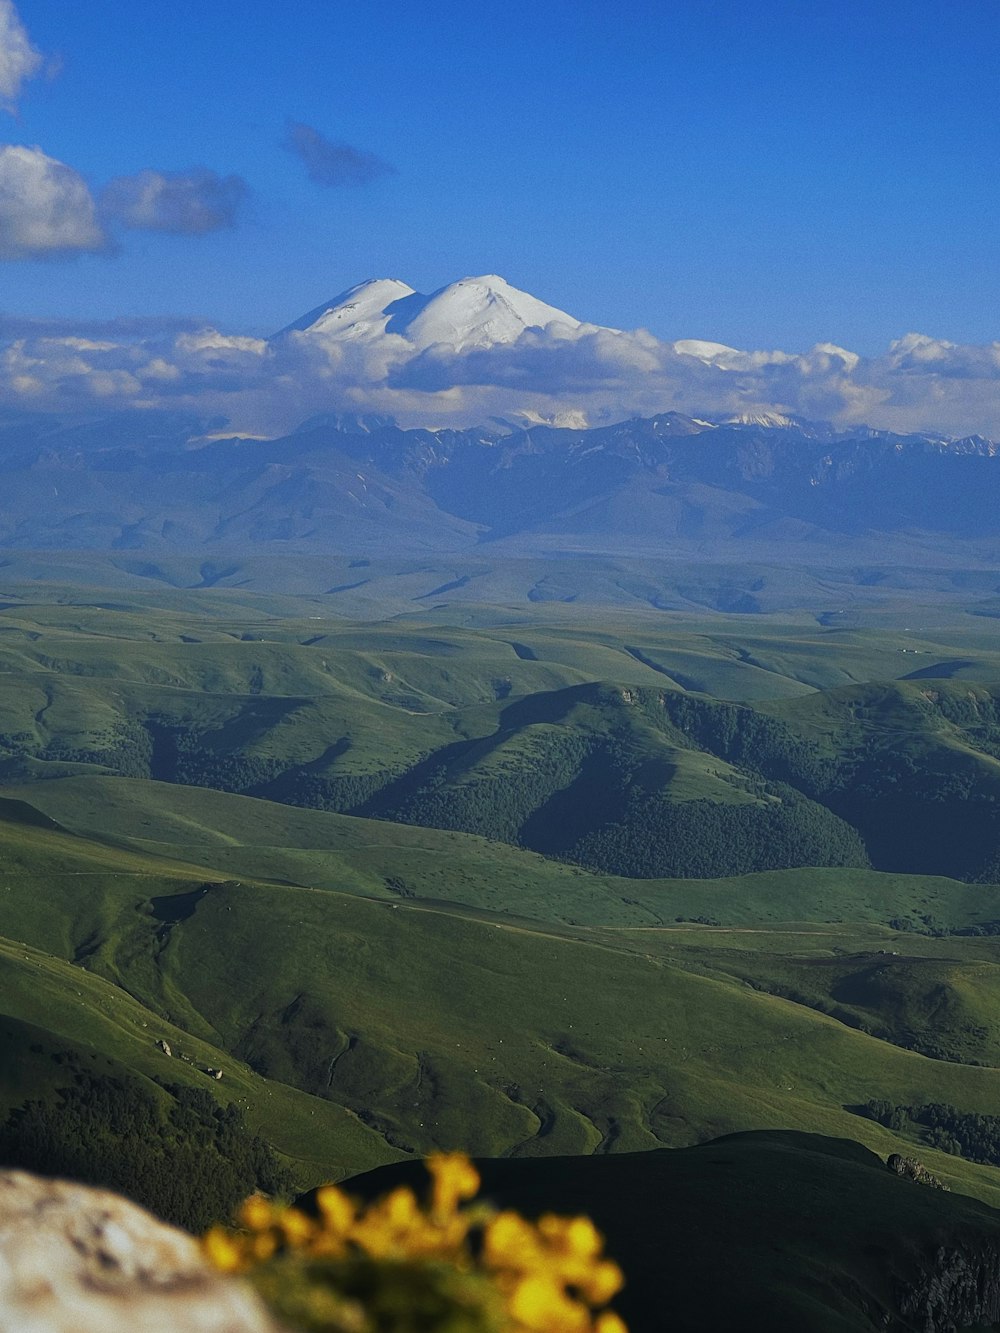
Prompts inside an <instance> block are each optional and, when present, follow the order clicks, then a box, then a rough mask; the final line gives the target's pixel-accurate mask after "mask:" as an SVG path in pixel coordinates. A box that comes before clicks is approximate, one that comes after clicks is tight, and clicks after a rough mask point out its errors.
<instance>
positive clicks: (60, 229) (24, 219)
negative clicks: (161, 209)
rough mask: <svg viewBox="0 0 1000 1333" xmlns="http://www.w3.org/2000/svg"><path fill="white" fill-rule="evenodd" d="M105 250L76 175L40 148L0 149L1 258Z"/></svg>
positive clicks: (83, 184)
mask: <svg viewBox="0 0 1000 1333" xmlns="http://www.w3.org/2000/svg"><path fill="white" fill-rule="evenodd" d="M108 248H109V242H108V238H107V236H106V234H105V232H104V230H103V228H102V227H101V225H100V223H99V222H98V220H97V210H96V208H95V206H94V200H93V197H92V196H91V193H90V190H89V189H88V188H87V183H86V181H85V180H84V179H83V177H82V176H81V175H80V174H79V173H78V172H76V171H74V170H73V168H72V167H68V166H66V164H65V163H64V162H58V161H56V159H55V158H54V157H48V156H47V155H46V154H45V153H43V152H42V150H41V149H40V148H24V147H21V146H19V145H16V144H4V145H2V146H0V259H62V258H67V257H69V256H71V255H75V254H80V253H83V252H90V253H94V252H96V251H101V250H107V249H108Z"/></svg>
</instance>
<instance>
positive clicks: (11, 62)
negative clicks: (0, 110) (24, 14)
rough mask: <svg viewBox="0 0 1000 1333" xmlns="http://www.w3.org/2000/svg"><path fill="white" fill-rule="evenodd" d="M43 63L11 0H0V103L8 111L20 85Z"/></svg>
mask: <svg viewBox="0 0 1000 1333" xmlns="http://www.w3.org/2000/svg"><path fill="white" fill-rule="evenodd" d="M41 67H42V54H41V52H40V51H36V50H35V48H34V47H33V46H32V44H31V38H30V37H29V36H28V33H27V30H26V28H25V26H24V24H23V23H22V22H21V19H20V16H19V14H18V12H17V9H16V8H15V7H14V4H13V0H0V105H2V106H4V107H5V108H6V109H7V110H8V111H10V110H13V107H14V103H15V102H16V101H17V98H18V97H19V95H20V92H21V85H22V84H23V83H25V82H26V81H27V80H28V79H30V78H31V77H32V76H33V75H34V74H37V73H38V71H39V70H40V69H41Z"/></svg>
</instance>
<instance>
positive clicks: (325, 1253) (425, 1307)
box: [202, 1153, 627, 1333]
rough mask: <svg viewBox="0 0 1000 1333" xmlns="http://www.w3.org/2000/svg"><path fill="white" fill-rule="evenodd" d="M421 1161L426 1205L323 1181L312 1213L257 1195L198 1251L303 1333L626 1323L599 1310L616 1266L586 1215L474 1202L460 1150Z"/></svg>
mask: <svg viewBox="0 0 1000 1333" xmlns="http://www.w3.org/2000/svg"><path fill="white" fill-rule="evenodd" d="M427 1168H428V1170H429V1171H430V1174H431V1178H432V1187H431V1191H430V1200H429V1202H428V1204H427V1205H426V1206H423V1205H421V1203H420V1201H419V1200H418V1199H417V1196H416V1195H415V1194H414V1193H413V1191H412V1190H410V1189H407V1188H400V1189H395V1190H393V1191H392V1192H391V1193H389V1194H387V1195H385V1196H384V1197H383V1198H381V1199H378V1200H376V1201H375V1202H374V1203H372V1204H368V1205H364V1204H362V1203H360V1202H359V1201H358V1200H356V1199H352V1198H351V1197H350V1196H349V1195H348V1194H345V1193H344V1192H343V1191H342V1190H340V1189H338V1188H337V1187H336V1186H335V1185H326V1186H324V1187H323V1188H322V1189H320V1190H318V1191H317V1194H316V1205H317V1209H318V1213H319V1216H318V1217H315V1218H313V1217H309V1216H307V1215H306V1214H305V1213H303V1212H300V1211H299V1210H298V1209H296V1208H290V1207H284V1206H278V1205H275V1204H272V1203H270V1202H268V1200H266V1199H263V1198H261V1197H260V1196H255V1197H253V1198H251V1199H248V1200H247V1201H246V1203H245V1204H244V1205H243V1208H242V1210H241V1212H240V1216H239V1222H240V1228H239V1229H229V1228H225V1227H214V1228H213V1229H212V1230H211V1231H209V1232H208V1234H207V1235H206V1236H205V1237H204V1240H203V1242H202V1244H203V1246H204V1249H205V1253H206V1254H207V1255H208V1257H209V1259H210V1260H211V1261H212V1263H213V1264H214V1265H215V1266H216V1268H219V1269H222V1270H223V1271H224V1272H233V1273H245V1274H247V1275H248V1276H249V1278H250V1279H251V1281H252V1282H253V1283H254V1284H255V1286H256V1287H257V1289H258V1290H259V1291H260V1292H261V1294H262V1295H263V1297H264V1298H265V1300H267V1301H268V1303H269V1304H270V1305H271V1307H272V1309H273V1310H274V1311H275V1312H276V1313H277V1314H278V1315H279V1316H280V1317H281V1318H282V1319H284V1320H286V1321H288V1322H289V1323H290V1324H292V1325H294V1326H295V1327H297V1328H300V1329H305V1330H309V1331H310V1333H627V1330H626V1328H625V1325H624V1324H623V1323H622V1321H621V1319H620V1318H619V1317H618V1315H616V1314H614V1313H613V1312H612V1311H610V1310H602V1308H601V1307H603V1306H605V1305H606V1304H607V1302H608V1301H609V1300H611V1298H612V1297H613V1296H614V1295H615V1294H616V1292H618V1291H619V1290H620V1288H621V1286H622V1274H621V1270H620V1269H619V1267H618V1265H617V1264H615V1263H613V1262H612V1261H611V1260H610V1259H606V1258H605V1257H604V1255H603V1247H604V1242H603V1239H602V1237H601V1235H600V1233H599V1232H598V1231H597V1229H596V1228H595V1227H594V1225H593V1223H592V1222H591V1221H590V1220H589V1219H588V1218H585V1217H556V1216H554V1215H553V1214H550V1213H547V1214H545V1216H543V1217H541V1218H539V1220H538V1221H537V1222H529V1221H527V1219H525V1218H523V1217H521V1216H520V1214H518V1213H516V1212H513V1211H511V1210H505V1211H503V1212H498V1211H497V1210H496V1209H494V1208H492V1207H490V1206H489V1205H488V1204H486V1203H481V1202H480V1203H477V1202H470V1201H472V1200H473V1199H474V1196H475V1194H476V1192H477V1191H478V1189H479V1175H478V1173H477V1172H476V1169H475V1167H474V1166H473V1165H472V1163H471V1162H470V1161H469V1159H468V1158H467V1157H465V1156H464V1155H463V1154H461V1153H452V1154H447V1155H445V1154H438V1155H436V1156H433V1157H431V1158H429V1160H428V1162H427Z"/></svg>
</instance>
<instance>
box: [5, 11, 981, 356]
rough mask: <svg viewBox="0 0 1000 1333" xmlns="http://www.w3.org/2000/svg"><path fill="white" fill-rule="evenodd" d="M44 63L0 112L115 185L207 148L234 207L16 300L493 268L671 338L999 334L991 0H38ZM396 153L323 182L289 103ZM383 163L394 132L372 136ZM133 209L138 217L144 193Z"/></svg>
mask: <svg viewBox="0 0 1000 1333" xmlns="http://www.w3.org/2000/svg"><path fill="white" fill-rule="evenodd" d="M16 13H17V14H18V15H19V16H20V20H21V22H22V23H23V25H24V28H25V29H26V30H27V33H28V35H29V37H30V40H31V42H32V44H33V46H34V48H35V49H36V50H37V51H39V52H40V53H41V54H42V56H43V57H45V62H46V68H45V69H44V70H42V69H39V70H38V71H37V72H35V73H33V74H32V76H31V77H26V78H25V79H24V80H23V82H22V86H21V87H20V89H19V90H18V92H17V95H16V97H15V98H13V99H12V101H13V102H14V103H16V105H15V107H14V110H13V113H11V112H8V113H5V114H3V115H2V122H3V125H2V130H0V138H2V139H3V140H4V141H6V142H8V143H12V144H19V145H26V146H37V147H38V148H40V149H41V150H42V151H43V152H44V153H45V154H46V155H48V156H49V157H50V158H53V159H56V160H57V161H58V162H60V163H64V164H66V166H67V167H70V168H72V169H73V170H74V171H75V172H77V173H79V174H80V175H81V176H82V177H83V179H84V181H85V182H86V183H87V185H88V187H89V188H90V190H91V192H92V193H93V194H94V195H95V196H97V195H99V192H100V191H101V189H102V188H103V187H104V186H105V185H106V184H107V182H108V181H110V180H112V179H113V178H119V177H123V176H124V177H135V176H137V174H138V173H140V172H143V171H151V172H156V173H183V172H187V171H188V170H189V169H191V168H193V167H195V166H200V167H205V168H208V169H210V171H211V172H214V173H217V174H218V176H219V177H221V178H229V177H238V178H242V180H243V181H245V183H246V191H245V193H242V194H241V195H240V198H239V200H238V201H237V202H236V203H235V204H234V205H233V209H232V220H234V222H235V225H232V226H229V225H225V226H221V227H219V228H218V229H216V230H212V229H210V228H209V229H205V230H202V231H200V232H197V233H192V234H177V233H166V232H163V231H159V230H150V229H148V228H143V227H141V226H132V227H130V228H126V227H124V226H122V225H121V218H120V217H119V220H118V223H117V224H115V223H108V224H107V226H108V229H109V230H110V231H111V232H112V234H113V235H114V237H115V241H116V245H117V251H116V253H113V254H107V253H101V254H87V253H84V254H80V255H78V256H76V257H69V258H65V257H64V258H60V259H46V260H36V259H33V258H18V259H9V260H7V261H6V262H3V263H0V282H2V283H3V289H2V292H0V309H2V310H3V311H5V312H7V313H15V314H24V315H41V316H48V317H58V316H66V317H72V318H99V317H111V316H118V315H149V314H165V313H170V314H194V315H197V316H199V317H205V318H208V319H211V320H212V321H214V322H216V323H217V324H219V325H220V326H222V327H225V328H231V329H240V330H243V331H248V332H257V333H263V332H268V331H270V330H272V329H274V328H277V327H279V326H281V325H282V324H284V323H286V322H287V321H289V320H290V319H292V318H294V317H295V316H297V315H298V314H300V313H301V312H302V311H303V310H305V309H308V308H310V307H311V306H314V305H316V304H317V303H319V302H320V301H322V300H324V299H325V298H327V297H329V296H331V295H333V294H334V293H336V292H337V291H339V290H340V289H342V288H345V287H348V286H350V285H352V284H353V283H355V282H358V281H361V280H362V279H364V278H367V277H372V276H396V277H400V278H403V279H404V280H405V281H407V282H409V283H410V284H411V285H413V286H414V287H416V288H418V289H420V290H424V291H429V290H432V289H434V288H435V287H438V286H440V285H442V284H444V283H446V282H449V281H451V280H452V279H454V278H458V277H461V276H464V275H465V274H469V273H481V272H498V273H501V274H503V275H504V276H505V277H506V278H508V279H509V280H510V281H511V282H512V283H514V285H515V286H518V287H521V288H524V289H526V290H528V291H531V292H533V293H534V294H536V295H537V296H539V297H541V298H542V299H544V300H546V301H548V302H550V303H551V304H554V305H556V306H559V307H561V308H564V309H566V310H568V311H570V312H571V313H572V314H574V315H576V316H578V317H581V318H586V319H588V320H591V321H594V322H596V323H601V324H608V325H612V326H617V327H623V328H634V327H637V326H642V327H646V328H648V329H650V330H651V331H652V332H654V333H655V334H656V335H657V336H658V337H660V338H670V339H676V338H704V339H712V340H716V341H720V342H724V343H728V344H731V345H734V346H737V347H764V348H772V347H783V348H787V349H791V350H804V349H807V348H809V347H810V346H812V345H813V344H814V343H816V342H818V341H827V340H829V341H832V342H835V343H839V344H842V345H844V346H846V347H849V348H852V349H853V350H856V351H859V352H861V353H863V354H868V355H875V354H877V353H879V352H881V351H882V350H883V349H884V348H885V347H886V346H887V344H888V342H889V341H890V339H893V338H898V337H899V336H900V335H902V334H904V333H906V332H907V331H909V330H920V331H922V332H925V333H929V334H931V335H933V336H934V337H936V338H943V339H951V340H954V341H958V342H966V343H984V342H989V341H991V340H992V339H994V338H996V337H997V336H998V333H1000V329H998V324H1000V321H998V318H997V314H996V312H997V308H998V301H997V296H998V285H1000V245H998V239H1000V237H998V230H1000V208H998V202H1000V201H998V198H997V195H998V184H997V182H998V181H1000V172H998V170H997V166H998V163H997V156H998V153H1000V132H998V131H1000V126H998V119H1000V111H998V108H997V99H996V97H995V92H994V90H993V88H992V81H993V74H994V71H995V70H996V68H997V67H998V63H1000V62H998V56H1000V51H998V47H1000V24H998V21H997V20H998V8H997V4H996V2H995V0H962V3H959V4H957V5H954V4H952V5H946V4H944V3H927V2H926V0H924V2H921V0H916V2H914V0H911V2H910V3H906V4H903V3H896V2H895V0H889V2H887V0H877V3H876V0H866V2H865V3H859V2H858V0H846V3H840V4H838V5H836V6H826V5H819V4H814V3H809V2H808V0H798V2H797V3H792V2H791V0H759V3H757V4H756V5H746V4H745V3H732V2H731V0H686V2H685V3H670V0H658V2H653V0H650V2H649V3H627V2H626V3H624V4H618V5H615V6H611V5H610V4H609V3H594V2H593V0H582V2H581V0H576V2H575V3H564V2H563V0H534V3H521V0H508V2H507V3H505V4H504V5H502V6H492V7H489V9H488V11H487V12H483V7H480V6H473V5H469V4H468V3H467V0H463V3H452V2H451V0H424V3H421V4H419V5H418V4H414V3H405V2H404V0H392V2H389V0H359V2H357V3H346V0H293V3H290V4H285V5H275V4H273V3H271V2H270V0H268V2H267V3H263V2H262V0H257V2H255V0H241V2H239V3H237V2H236V0H200V2H199V3H192V2H191V0H174V2H173V3H172V4H170V5H153V4H148V3H139V4H136V3H135V2H134V0H131V2H127V0H95V2H94V3H88V4H62V3H53V0H17V4H16ZM289 121H292V122H296V123H298V124H300V125H303V126H306V127H309V128H310V129H312V130H315V131H316V132H317V133H318V134H319V135H320V136H322V138H323V139H325V140H329V141H333V142H335V143H339V144H346V145H349V146H351V147H352V148H354V149H355V150H357V152H358V153H359V154H369V155H372V156H374V157H375V158H377V159H379V160H380V161H381V162H384V163H385V164H388V165H389V166H391V167H392V168H393V169H394V171H393V173H389V172H388V171H386V172H384V173H381V174H379V173H377V172H376V173H374V174H373V175H372V179H370V180H369V181H368V183H363V184H323V183H319V182H317V181H315V180H311V179H309V176H308V175H307V171H306V165H305V163H304V162H303V160H302V158H301V157H300V156H298V155H296V154H295V153H293V152H291V151H289V150H288V148H287V147H285V146H283V143H284V142H285V140H286V137H287V133H288V131H287V125H288V122H289ZM366 160H370V159H366ZM122 216H124V214H122Z"/></svg>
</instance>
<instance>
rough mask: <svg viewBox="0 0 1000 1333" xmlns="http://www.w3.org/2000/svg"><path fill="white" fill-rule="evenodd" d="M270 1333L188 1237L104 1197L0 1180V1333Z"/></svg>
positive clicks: (0, 1174) (273, 1332) (6, 1177)
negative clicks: (209, 1264) (140, 1331)
mask: <svg viewBox="0 0 1000 1333" xmlns="http://www.w3.org/2000/svg"><path fill="white" fill-rule="evenodd" d="M138 1330H142V1333H278V1329H277V1325H275V1323H274V1322H273V1321H272V1319H271V1318H270V1316H269V1315H268V1313H267V1311H266V1310H265V1309H264V1307H263V1305H262V1304H261V1302H260V1301H259V1300H258V1298H257V1296H256V1294H255V1293H254V1292H253V1291H252V1290H251V1288H250V1287H249V1286H247V1285H246V1284H245V1283H242V1282H239V1281H237V1280H235V1279H233V1278H228V1277H223V1276H222V1275H220V1274H218V1273H216V1272H215V1271H214V1270H213V1269H211V1268H210V1267H209V1266H208V1265H207V1264H206V1262H205V1260H204V1259H203V1258H202V1255H201V1252H200V1250H199V1248H198V1245H197V1243H196V1242H195V1241H194V1240H193V1239H192V1237H190V1236H188V1235H186V1234H185V1233H184V1232H183V1231H179V1230H177V1229H176V1228H175V1227H171V1226H167V1225H165V1224H164V1223H163V1222H160V1221H158V1220H157V1219H156V1218H155V1217H153V1216H152V1214H151V1213H147V1212H146V1211H145V1209H143V1208H140V1207H138V1206H137V1205H136V1204H134V1203H130V1202H129V1201H128V1200H127V1199H123V1198H122V1197H121V1196H120V1195H118V1194H113V1193H111V1192H110V1191H108V1190H101V1189H91V1188H90V1187H89V1186H86V1185H77V1184H74V1183H72V1182H70V1181H65V1180H46V1179H43V1178H41V1177H39V1176H33V1175H30V1174H28V1173H27V1172H25V1171H0V1333H137V1331H138Z"/></svg>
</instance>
